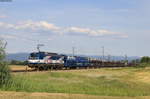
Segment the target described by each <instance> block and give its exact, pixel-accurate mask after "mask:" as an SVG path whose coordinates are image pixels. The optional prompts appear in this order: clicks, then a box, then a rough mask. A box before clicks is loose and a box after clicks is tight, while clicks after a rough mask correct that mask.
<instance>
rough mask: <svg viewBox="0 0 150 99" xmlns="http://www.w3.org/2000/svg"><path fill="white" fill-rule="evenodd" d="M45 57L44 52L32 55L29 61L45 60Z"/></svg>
mask: <svg viewBox="0 0 150 99" xmlns="http://www.w3.org/2000/svg"><path fill="white" fill-rule="evenodd" d="M44 57H45V53H44V52H38V53H31V54H30V56H29V59H43V58H44Z"/></svg>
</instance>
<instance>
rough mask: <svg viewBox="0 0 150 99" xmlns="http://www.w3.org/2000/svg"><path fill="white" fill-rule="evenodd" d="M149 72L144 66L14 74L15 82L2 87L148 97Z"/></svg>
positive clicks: (15, 89)
mask: <svg viewBox="0 0 150 99" xmlns="http://www.w3.org/2000/svg"><path fill="white" fill-rule="evenodd" d="M145 73H146V74H145ZM149 75H150V71H149V69H141V68H112V69H111V68H109V69H104V68H103V69H93V70H92V69H91V70H70V71H48V72H30V73H13V78H12V82H11V83H10V84H8V85H5V86H3V87H2V88H1V90H5V91H26V92H48V93H72V94H91V95H102V96H104V95H105V96H145V95H150V80H149V79H147V78H145V77H147V76H148V77H149ZM143 78H144V79H145V80H146V81H145V80H144V79H143Z"/></svg>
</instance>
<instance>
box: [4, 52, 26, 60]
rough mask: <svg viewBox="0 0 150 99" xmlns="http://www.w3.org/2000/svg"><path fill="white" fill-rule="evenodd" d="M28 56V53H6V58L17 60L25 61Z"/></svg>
mask: <svg viewBox="0 0 150 99" xmlns="http://www.w3.org/2000/svg"><path fill="white" fill-rule="evenodd" d="M28 57H29V53H14V54H7V55H6V60H8V61H11V60H18V61H25V60H27V59H28Z"/></svg>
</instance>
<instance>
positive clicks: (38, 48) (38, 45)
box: [37, 44, 44, 52]
mask: <svg viewBox="0 0 150 99" xmlns="http://www.w3.org/2000/svg"><path fill="white" fill-rule="evenodd" d="M42 46H44V44H37V50H38V52H40V47H42Z"/></svg>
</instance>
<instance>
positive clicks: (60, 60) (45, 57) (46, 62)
mask: <svg viewBox="0 0 150 99" xmlns="http://www.w3.org/2000/svg"><path fill="white" fill-rule="evenodd" d="M89 65H90V62H89V58H87V57H80V56H68V55H61V54H57V53H48V52H33V53H31V54H30V56H29V58H28V66H29V67H31V68H36V69H50V68H53V69H61V68H76V67H87V66H89Z"/></svg>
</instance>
